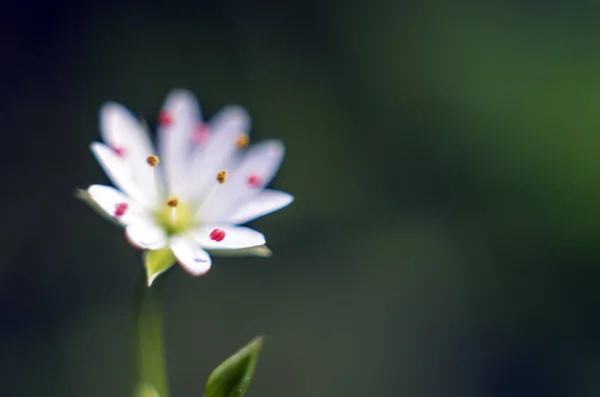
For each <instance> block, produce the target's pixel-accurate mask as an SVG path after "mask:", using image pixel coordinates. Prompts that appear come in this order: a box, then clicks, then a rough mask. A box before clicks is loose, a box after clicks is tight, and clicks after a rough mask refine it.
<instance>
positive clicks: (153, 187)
mask: <svg viewBox="0 0 600 397" xmlns="http://www.w3.org/2000/svg"><path fill="white" fill-rule="evenodd" d="M90 148H91V149H92V152H93V153H94V156H96V159H97V160H98V162H99V163H100V165H101V166H102V168H103V169H104V172H106V175H107V176H108V177H109V178H110V180H111V181H112V183H114V184H115V186H117V187H118V188H119V190H121V191H123V192H124V193H125V194H126V195H127V196H129V197H132V198H134V199H135V200H136V201H138V202H139V203H141V204H142V205H144V206H145V207H147V208H154V207H155V206H156V205H157V204H160V203H158V200H159V197H160V194H159V188H158V185H157V182H156V181H148V182H146V183H140V182H139V181H136V180H134V178H133V175H132V171H133V170H132V169H131V168H130V167H129V166H128V164H127V163H126V162H125V161H123V159H121V158H120V157H119V156H118V155H117V154H116V153H115V152H114V151H113V150H112V149H111V148H109V147H108V146H106V145H103V144H101V143H98V142H94V143H92V144H91V145H90ZM144 172H145V173H147V174H149V175H151V176H152V175H153V174H152V173H153V172H154V171H153V168H152V167H150V166H149V165H148V164H145V169H144V170H143V171H140V172H138V175H139V174H142V173H144ZM154 178H156V176H154Z"/></svg>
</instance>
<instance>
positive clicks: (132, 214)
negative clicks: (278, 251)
mask: <svg viewBox="0 0 600 397" xmlns="http://www.w3.org/2000/svg"><path fill="white" fill-rule="evenodd" d="M158 124H159V126H158V145H157V146H158V150H155V148H154V146H153V144H152V142H151V141H150V138H149V136H148V133H147V131H146V130H145V129H144V127H143V126H142V124H140V122H139V121H138V120H136V119H135V118H134V117H133V116H132V115H131V113H129V112H128V111H127V110H126V109H125V108H124V107H122V106H121V105H118V104H116V103H107V104H105V105H104V106H103V107H102V108H101V110H100V129H101V134H102V138H103V140H104V143H98V142H95V143H92V145H91V149H92V152H93V153H94V155H95V156H96V159H97V160H98V162H99V163H100V165H101V166H102V167H103V168H104V171H105V172H106V174H107V175H108V177H109V178H110V179H111V181H112V182H113V183H114V185H115V186H116V188H115V187H112V186H105V185H92V186H90V187H89V188H88V189H87V190H86V191H85V192H83V194H84V196H85V198H88V199H90V200H91V202H92V204H94V205H95V206H96V207H98V208H99V209H101V210H102V211H103V212H104V213H105V215H107V216H108V217H110V218H112V219H113V220H114V221H115V222H117V223H118V224H120V225H122V226H123V227H124V228H125V235H126V237H127V239H128V240H129V241H130V242H131V244H133V245H134V246H136V247H138V248H141V249H145V250H148V252H147V255H146V270H147V273H148V284H151V283H152V281H153V280H154V278H156V277H157V276H158V275H159V274H160V273H162V272H164V271H165V270H167V269H168V268H169V267H170V266H171V265H172V264H173V262H174V261H175V260H177V262H179V263H180V264H181V266H182V267H183V268H184V269H185V270H186V271H187V272H189V273H190V274H192V275H195V276H198V275H202V274H205V273H206V272H207V271H208V270H209V269H210V267H211V258H210V255H209V253H208V252H207V250H209V251H211V253H215V254H223V253H228V252H230V253H232V254H234V255H236V254H237V253H239V252H248V250H249V249H250V250H252V249H254V248H256V249H257V252H259V251H261V250H262V252H264V251H265V250H266V247H264V244H265V237H264V236H263V235H262V234H261V233H259V232H258V231H256V230H253V229H250V228H247V227H241V226H237V225H240V224H244V223H246V222H249V221H251V220H253V219H256V218H258V217H261V216H263V215H266V214H268V213H271V212H273V211H277V210H279V209H281V208H283V207H285V206H287V205H288V204H290V203H291V202H292V201H293V197H292V196H291V195H289V194H287V193H284V192H281V191H277V190H271V189H265V186H266V185H267V184H268V183H269V182H270V180H271V179H272V178H273V177H274V176H275V173H276V172H277V170H278V168H279V165H280V164H281V161H282V159H283V155H284V148H283V144H282V143H281V142H279V141H274V140H270V141H266V142H262V143H259V144H256V145H252V146H249V147H248V148H247V149H246V146H247V145H248V140H249V138H248V135H249V130H250V119H249V116H248V114H247V113H246V111H245V110H244V109H242V108H240V107H235V106H230V107H226V108H224V109H223V110H221V111H220V112H219V113H218V114H217V115H216V116H214V117H213V118H212V119H211V120H210V121H209V122H208V123H206V124H205V123H204V122H203V121H202V119H201V115H200V109H199V106H198V104H197V102H196V99H195V97H194V96H193V95H192V94H191V93H189V92H187V91H183V90H175V91H173V92H171V93H170V95H169V96H168V97H167V99H166V101H165V104H164V106H163V109H162V110H161V112H160V114H159V117H158ZM199 134H202V139H199ZM157 258H159V259H157ZM157 261H158V262H160V263H161V264H160V265H156V263H158V262H157ZM169 262H170V263H169Z"/></svg>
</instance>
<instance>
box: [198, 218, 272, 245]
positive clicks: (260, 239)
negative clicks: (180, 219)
mask: <svg viewBox="0 0 600 397" xmlns="http://www.w3.org/2000/svg"><path fill="white" fill-rule="evenodd" d="M215 230H218V231H222V232H224V234H225V235H224V238H223V239H222V240H220V241H216V240H213V239H212V238H211V235H212V234H213V233H214V231H215ZM191 235H192V236H193V237H194V238H195V239H196V241H197V242H198V244H200V246H201V247H202V248H206V249H240V248H248V247H256V246H258V245H263V244H265V236H263V235H262V233H260V232H257V231H256V230H253V229H250V228H247V227H240V226H232V225H222V224H213V225H203V226H201V227H199V228H197V229H195V230H193V231H192V232H191Z"/></svg>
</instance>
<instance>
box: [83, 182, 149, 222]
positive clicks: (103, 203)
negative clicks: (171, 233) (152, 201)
mask: <svg viewBox="0 0 600 397" xmlns="http://www.w3.org/2000/svg"><path fill="white" fill-rule="evenodd" d="M87 192H88V193H89V194H90V197H91V198H92V199H93V200H94V201H95V202H96V204H98V206H99V207H100V208H102V209H103V210H104V212H106V213H107V214H108V216H110V217H113V218H114V219H115V220H117V221H118V222H119V223H121V224H122V225H129V224H131V223H135V222H138V223H139V222H145V221H147V220H148V219H149V214H148V213H147V211H146V209H145V208H144V207H143V206H141V205H140V204H138V203H137V202H136V201H135V200H132V199H131V198H129V197H127V196H126V195H124V194H123V193H121V192H120V191H118V190H117V189H115V188H114V187H112V186H104V185H92V186H90V187H89V188H88V189H87ZM121 204H126V205H127V208H126V209H125V210H124V212H123V214H122V215H117V212H116V211H117V207H118V206H119V205H121Z"/></svg>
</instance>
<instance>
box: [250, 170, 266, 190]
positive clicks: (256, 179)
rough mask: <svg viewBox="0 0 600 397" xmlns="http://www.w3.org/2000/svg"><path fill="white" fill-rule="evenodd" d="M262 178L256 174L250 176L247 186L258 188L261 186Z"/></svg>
mask: <svg viewBox="0 0 600 397" xmlns="http://www.w3.org/2000/svg"><path fill="white" fill-rule="evenodd" d="M262 183H263V181H262V178H261V177H260V176H258V175H256V174H250V176H249V177H248V185H250V187H252V188H255V189H256V188H259V187H260V186H261V185H262Z"/></svg>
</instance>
